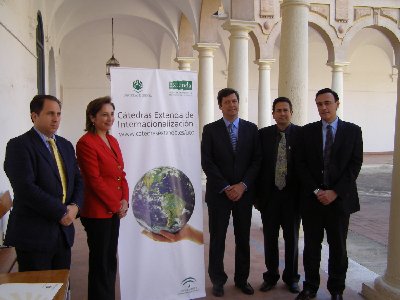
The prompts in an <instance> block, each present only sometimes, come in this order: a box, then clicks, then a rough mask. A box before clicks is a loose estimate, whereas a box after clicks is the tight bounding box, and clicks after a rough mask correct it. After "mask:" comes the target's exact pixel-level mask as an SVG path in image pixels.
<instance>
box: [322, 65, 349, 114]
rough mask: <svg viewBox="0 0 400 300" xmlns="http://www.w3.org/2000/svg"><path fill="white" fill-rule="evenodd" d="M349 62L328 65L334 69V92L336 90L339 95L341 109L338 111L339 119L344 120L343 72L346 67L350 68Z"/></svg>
mask: <svg viewBox="0 0 400 300" xmlns="http://www.w3.org/2000/svg"><path fill="white" fill-rule="evenodd" d="M349 64H350V63H349V62H336V61H335V62H330V63H327V65H328V66H330V67H331V68H332V86H331V88H332V90H334V91H335V92H336V93H337V94H338V95H339V101H340V105H339V109H338V112H337V114H338V116H339V118H341V119H343V105H344V99H343V72H344V67H346V66H348V65H349Z"/></svg>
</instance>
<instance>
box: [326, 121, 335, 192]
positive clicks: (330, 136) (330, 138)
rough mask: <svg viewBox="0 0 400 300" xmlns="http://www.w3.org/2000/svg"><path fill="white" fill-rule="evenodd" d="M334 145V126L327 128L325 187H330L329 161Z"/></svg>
mask: <svg viewBox="0 0 400 300" xmlns="http://www.w3.org/2000/svg"><path fill="white" fill-rule="evenodd" d="M332 144H333V134H332V126H331V125H328V126H326V138H325V147H324V185H325V186H329V161H330V158H331V150H332Z"/></svg>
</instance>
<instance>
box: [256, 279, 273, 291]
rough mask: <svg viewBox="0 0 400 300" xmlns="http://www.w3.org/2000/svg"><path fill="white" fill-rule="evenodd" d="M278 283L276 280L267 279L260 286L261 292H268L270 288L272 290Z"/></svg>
mask: <svg viewBox="0 0 400 300" xmlns="http://www.w3.org/2000/svg"><path fill="white" fill-rule="evenodd" d="M275 285H276V282H270V281H265V280H264V282H263V283H262V285H261V287H260V291H261V292H268V291H269V290H272V289H273V288H274V287H275Z"/></svg>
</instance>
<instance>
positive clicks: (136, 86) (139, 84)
mask: <svg viewBox="0 0 400 300" xmlns="http://www.w3.org/2000/svg"><path fill="white" fill-rule="evenodd" d="M132 87H133V90H134V91H135V92H136V93H140V92H141V91H142V90H143V82H141V81H140V80H139V79H136V80H135V81H134V82H132Z"/></svg>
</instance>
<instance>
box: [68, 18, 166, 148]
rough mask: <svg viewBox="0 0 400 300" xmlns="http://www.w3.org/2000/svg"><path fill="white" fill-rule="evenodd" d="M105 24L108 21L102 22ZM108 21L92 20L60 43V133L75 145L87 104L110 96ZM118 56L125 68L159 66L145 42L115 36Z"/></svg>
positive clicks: (83, 121)
mask: <svg viewBox="0 0 400 300" xmlns="http://www.w3.org/2000/svg"><path fill="white" fill-rule="evenodd" d="M103 23H105V24H103ZM104 25H105V26H107V25H109V24H108V22H101V21H100V22H93V23H91V24H89V25H87V26H85V27H83V28H79V30H77V31H75V32H73V34H70V35H69V36H67V37H66V38H65V39H64V41H63V42H62V44H61V63H62V65H63V69H62V77H63V83H62V84H63V111H62V114H63V118H62V123H61V127H60V132H61V134H62V135H63V136H64V137H66V138H67V139H69V140H70V141H71V142H72V143H73V144H74V145H75V144H76V142H77V141H78V139H79V137H80V136H81V135H82V134H83V133H84V132H83V129H84V127H85V111H86V106H87V104H88V103H89V102H90V101H91V100H93V99H95V98H98V97H102V96H106V95H110V82H109V81H108V79H107V77H106V75H105V72H106V62H107V60H108V59H109V58H110V57H111V36H109V35H107V34H103V33H102V30H101V29H102V27H103V26H104ZM115 41H116V46H117V45H118V47H115V50H114V55H115V58H116V59H118V60H119V62H120V64H121V66H123V67H135V68H157V67H158V59H157V58H156V57H155V55H154V53H153V52H152V51H151V49H149V48H148V47H147V46H146V45H144V44H143V42H141V41H139V40H137V39H134V38H131V37H128V36H126V35H116V36H115Z"/></svg>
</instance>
